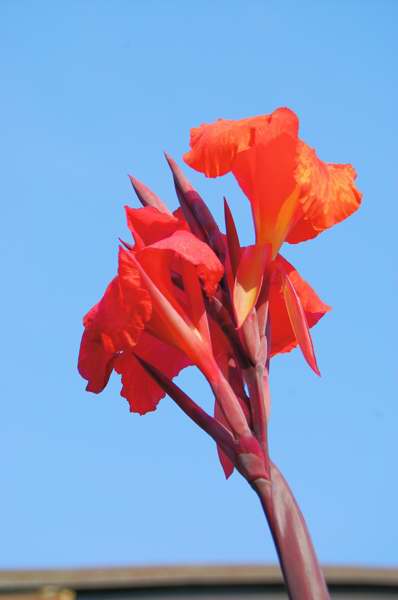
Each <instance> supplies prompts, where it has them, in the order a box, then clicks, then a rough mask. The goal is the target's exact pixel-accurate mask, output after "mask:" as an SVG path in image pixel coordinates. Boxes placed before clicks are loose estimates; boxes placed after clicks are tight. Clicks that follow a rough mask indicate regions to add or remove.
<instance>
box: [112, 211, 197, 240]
mask: <svg viewBox="0 0 398 600" xmlns="http://www.w3.org/2000/svg"><path fill="white" fill-rule="evenodd" d="M124 208H125V211H126V217H127V226H128V228H129V229H130V231H131V233H132V234H133V236H134V237H136V234H138V235H139V237H140V238H141V239H142V241H143V242H144V243H145V245H147V246H148V245H150V244H154V243H155V242H158V241H159V240H162V239H164V238H165V237H168V236H170V235H172V234H173V233H174V232H175V231H177V230H178V229H186V225H185V224H184V223H183V221H182V220H181V219H179V218H177V217H176V216H174V215H173V214H171V213H165V212H161V211H160V210H158V209H157V208H154V207H152V206H147V207H145V208H131V207H130V206H125V207H124Z"/></svg>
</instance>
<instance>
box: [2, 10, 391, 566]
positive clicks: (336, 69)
mask: <svg viewBox="0 0 398 600" xmlns="http://www.w3.org/2000/svg"><path fill="white" fill-rule="evenodd" d="M397 18H398V3H397V2H396V1H394V0H391V1H387V0H384V1H383V0H378V1H376V0H375V1H373V2H371V1H370V0H358V1H353V0H351V1H345V2H343V0H335V1H331V0H329V1H327V0H324V1H322V2H319V1H309V0H307V1H304V2H296V1H285V2H279V1H276V0H275V1H267V0H263V1H260V0H258V1H256V0H248V1H245V2H243V1H233V0H232V1H231V0H229V1H214V0H212V1H204V0H202V1H201V2H198V3H194V2H183V1H181V2H173V1H169V2H163V1H160V0H159V1H148V0H147V1H145V2H144V1H140V2H139V1H133V0H125V1H122V0H120V1H115V2H108V1H100V0H97V1H89V0H81V1H76V0H75V1H74V0H68V2H51V1H49V2H45V1H31V2H29V1H23V0H16V1H14V0H0V45H1V52H0V69H1V82H2V85H1V87H2V92H1V95H0V105H1V110H0V136H1V147H0V171H1V222H2V224H1V235H0V252H1V272H2V293H1V296H0V315H1V340H2V341H1V345H0V364H1V365H2V379H1V394H0V396H1V421H0V423H1V425H0V428H1V431H0V489H1V495H0V539H1V543H0V567H3V568H5V567H54V566H80V565H116V564H154V563H185V562H187V563H193V562H201V563H203V562H228V563H229V562H275V561H276V555H275V552H274V550H273V546H272V543H271V539H270V535H269V533H268V530H267V528H266V525H265V522H264V518H263V516H262V513H261V510H260V506H259V503H258V501H257V499H256V497H255V496H254V494H253V493H252V492H251V490H250V489H249V487H248V486H247V484H246V483H245V482H244V481H243V480H241V479H240V478H239V477H238V476H236V475H234V476H233V477H232V478H231V479H230V480H229V481H228V482H226V481H225V479H224V476H223V473H222V471H221V468H220V466H219V464H218V461H217V457H216V453H215V448H214V445H213V443H212V442H211V441H210V440H209V439H208V438H207V437H206V436H205V435H204V434H202V433H201V432H200V431H199V430H198V429H197V428H196V427H194V426H193V425H192V424H191V423H190V422H189V421H188V419H187V418H186V417H185V416H184V415H183V414H181V413H180V412H179V409H178V408H177V407H176V406H174V405H173V403H172V401H171V400H169V399H168V398H166V399H164V400H163V401H162V402H161V404H160V406H159V409H158V410H157V411H156V412H155V413H152V414H149V415H147V416H145V417H139V416H138V415H131V414H130V413H129V411H128V405H127V402H126V401H125V400H124V399H122V398H121V397H120V396H119V389H120V386H119V381H118V378H117V377H114V378H113V379H112V382H111V384H110V385H109V386H108V388H107V389H106V390H105V391H104V392H103V393H102V394H101V395H100V396H95V395H91V394H88V393H86V392H85V391H84V387H85V385H84V381H83V380H82V379H81V378H80V377H79V375H78V373H77V371H76V361H77V353H78V347H79V343H80V336H81V333H82V325H81V318H82V316H83V314H84V313H85V312H86V311H87V310H88V308H89V307H90V306H91V305H92V304H93V303H95V302H96V301H97V300H98V299H99V297H100V295H101V294H102V292H103V290H104V288H105V286H106V284H107V283H108V281H109V280H110V279H111V278H112V277H113V274H114V272H115V269H116V263H117V258H116V257H117V245H118V241H117V240H118V237H119V236H122V237H125V238H126V237H127V236H128V233H127V229H126V226H125V223H124V213H123V205H124V204H125V203H126V202H127V203H130V204H131V205H136V200H135V198H134V195H133V192H132V190H131V188H130V184H129V181H128V178H127V174H128V173H132V174H134V175H136V176H137V177H138V178H139V179H141V180H143V181H144V182H146V183H147V184H148V185H150V186H151V187H152V188H153V189H154V190H155V191H156V192H157V193H158V194H159V195H160V196H161V197H162V198H163V199H164V200H166V201H167V202H169V204H170V206H172V207H175V206H176V200H175V196H174V192H173V186H172V182H171V178H170V175H169V172H168V169H167V166H166V163H165V161H164V159H163V156H162V151H163V150H164V149H166V150H167V151H169V152H170V153H171V154H172V155H173V156H174V157H175V158H176V159H178V160H181V156H182V154H183V152H184V151H186V149H187V147H188V140H189V129H190V127H192V126H195V125H198V124H199V123H201V122H206V121H212V120H214V119H215V118H218V117H225V118H241V117H246V116H250V115H256V114H262V113H269V112H271V111H272V110H273V109H275V108H276V107H278V106H281V105H282V106H283V105H286V106H289V107H291V108H293V109H294V110H295V111H296V112H297V113H298V115H299V117H300V120H301V136H302V137H303V138H304V139H305V140H306V141H307V143H309V144H310V145H312V146H314V147H316V148H317V150H318V153H319V155H320V157H321V158H322V159H324V160H327V161H332V162H333V161H334V162H351V163H353V164H354V165H355V167H356V169H357V171H358V174H359V178H358V185H359V187H360V189H361V190H362V191H363V193H364V202H363V208H362V209H361V210H360V211H359V212H358V213H357V214H356V215H355V216H353V217H352V218H351V219H349V220H347V221H346V222H345V223H343V224H341V225H339V226H337V227H335V228H334V229H332V230H330V231H328V232H326V233H324V234H323V235H321V236H320V237H319V238H317V239H316V240H314V241H311V242H307V243H305V244H302V245H300V246H290V247H285V249H284V254H285V256H287V258H289V259H290V260H291V261H292V262H293V263H294V265H295V266H296V267H297V268H298V269H299V270H300V272H301V274H302V275H303V276H304V277H305V278H306V279H307V280H308V281H310V282H311V284H312V285H313V286H314V288H315V289H316V290H317V291H318V293H319V294H320V296H321V297H322V298H323V299H324V300H325V301H326V302H328V303H329V304H331V305H332V306H333V311H332V312H331V313H330V314H329V315H327V316H326V317H325V318H324V320H323V321H322V322H321V323H320V324H319V325H318V327H317V328H316V329H315V330H314V341H315V344H316V349H317V355H318V361H319V365H320V368H321V371H322V377H321V378H317V377H316V376H315V375H313V374H312V372H311V371H310V370H309V369H308V368H307V366H306V364H305V363H304V360H303V359H302V357H301V356H300V354H299V353H298V352H297V351H295V352H293V353H291V354H290V355H284V356H281V357H278V358H277V359H275V360H274V361H273V365H272V393H273V412H272V422H271V431H270V437H271V451H272V456H273V458H274V460H275V461H276V462H277V463H278V464H279V466H280V468H281V469H282V470H283V472H284V473H285V475H286V477H287V478H288V480H289V482H290V483H291V485H292V487H293V489H294V491H295V493H296V495H297V498H298V500H299V502H300V504H301V507H302V509H303V511H304V514H305V516H306V518H307V521H308V523H309V526H310V529H311V532H312V534H313V538H314V542H315V544H316V547H317V549H318V552H319V555H320V558H321V560H322V561H323V562H325V563H342V564H348V563H349V564H363V565H398V519H397V506H398V482H397V454H398V444H397V429H398V398H397V362H396V358H397V353H396V343H397V335H398V331H397V296H398V293H397V292H398V276H397V268H396V264H397V217H398V210H397V154H398V153H397V138H398V128H397V118H396V112H397V104H398V94H397V50H398V47H397V46H398V44H397V35H396V31H397ZM187 171H188V169H187ZM189 176H190V178H191V180H192V182H193V183H194V184H195V186H196V187H197V188H198V189H199V190H200V192H201V193H202V194H203V195H204V196H205V197H206V198H207V199H208V201H209V203H210V204H211V206H212V207H213V208H214V211H215V213H216V215H217V217H218V218H221V211H222V195H223V194H224V193H226V194H227V195H228V197H229V199H230V202H231V205H232V208H233V211H234V213H235V215H236V218H237V220H238V223H239V227H240V231H241V234H242V237H243V241H245V242H248V241H250V240H251V236H252V231H251V225H250V221H249V211H248V204H247V202H246V201H245V199H244V198H243V196H242V194H241V192H240V191H239V189H238V188H237V186H236V185H235V184H234V182H233V180H232V179H231V178H228V177H227V178H223V179H221V180H206V179H205V178H204V177H202V176H201V175H199V174H197V173H195V172H191V173H190V174H189ZM179 382H180V383H181V385H183V386H184V387H185V388H186V389H187V390H188V391H190V392H191V393H192V395H193V397H194V398H195V399H196V400H198V401H201V402H202V403H203V405H204V406H205V407H210V405H211V398H210V392H209V390H208V388H207V385H205V383H204V382H203V380H202V379H201V378H200V377H199V376H198V375H196V374H195V372H193V371H192V370H188V371H186V372H185V373H184V374H183V376H182V377H180V379H179Z"/></svg>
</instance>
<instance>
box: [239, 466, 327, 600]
mask: <svg viewBox="0 0 398 600" xmlns="http://www.w3.org/2000/svg"><path fill="white" fill-rule="evenodd" d="M251 485H252V487H253V488H254V490H255V491H256V492H257V494H258V496H259V498H260V501H261V504H262V507H263V509H264V513H265V516H266V518H267V521H268V525H269V527H270V530H271V533H272V537H273V539H274V543H275V546H276V550H277V553H278V557H279V562H280V565H281V568H282V572H283V576H284V579H285V583H286V586H287V591H288V595H289V598H290V600H330V596H329V592H328V589H327V586H326V582H325V578H324V575H323V573H322V569H321V567H320V564H319V562H318V559H317V556H316V553H315V550H314V546H313V544H312V541H311V537H310V534H309V531H308V528H307V525H306V523H305V520H304V517H303V515H302V513H301V511H300V508H299V507H298V504H297V502H296V500H295V498H294V496H293V494H292V492H291V490H290V488H289V486H288V484H287V482H286V480H285V479H284V477H283V476H282V474H281V472H280V471H279V469H278V468H277V467H276V466H275V465H274V464H273V463H271V478H270V480H266V479H257V480H255V481H252V482H251Z"/></svg>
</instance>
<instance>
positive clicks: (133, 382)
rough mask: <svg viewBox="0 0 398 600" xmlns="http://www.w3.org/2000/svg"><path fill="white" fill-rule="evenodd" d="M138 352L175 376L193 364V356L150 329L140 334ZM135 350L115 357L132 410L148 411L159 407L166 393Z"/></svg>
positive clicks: (170, 377) (123, 390)
mask: <svg viewBox="0 0 398 600" xmlns="http://www.w3.org/2000/svg"><path fill="white" fill-rule="evenodd" d="M134 354H137V355H138V356H140V357H141V358H143V359H144V360H147V361H151V364H153V365H154V366H155V367H156V368H157V369H159V371H161V372H162V373H163V374H164V375H166V377H168V378H169V379H172V378H173V377H175V376H176V375H178V373H179V372H180V371H181V370H182V369H184V368H185V367H187V366H189V365H190V364H191V363H190V361H189V359H188V358H187V357H186V356H185V355H184V354H183V353H182V352H180V351H179V350H178V349H177V348H174V347H173V346H170V345H169V344H166V343H164V342H162V341H160V340H159V339H157V338H155V337H154V336H152V335H150V334H149V333H147V332H144V333H143V334H142V336H141V337H140V340H139V342H138V344H137V346H136V347H135V348H134ZM134 354H133V353H130V352H128V353H127V352H124V353H123V354H122V355H120V356H118V357H117V358H116V360H115V364H114V368H115V371H117V372H118V373H120V375H121V376H122V385H123V387H122V390H121V392H120V394H121V396H123V398H126V400H127V401H128V403H129V405H130V410H131V412H136V413H139V414H140V415H144V414H145V413H147V412H150V411H153V410H155V409H156V406H157V405H158V403H159V400H161V398H163V397H164V396H165V395H166V394H165V392H164V391H163V389H162V388H161V387H160V386H159V385H158V384H157V383H156V381H155V380H154V379H153V378H152V377H151V376H150V375H149V374H148V372H147V371H146V370H145V369H144V368H143V367H142V366H141V364H140V363H139V362H138V360H137V359H136V358H135V356H134Z"/></svg>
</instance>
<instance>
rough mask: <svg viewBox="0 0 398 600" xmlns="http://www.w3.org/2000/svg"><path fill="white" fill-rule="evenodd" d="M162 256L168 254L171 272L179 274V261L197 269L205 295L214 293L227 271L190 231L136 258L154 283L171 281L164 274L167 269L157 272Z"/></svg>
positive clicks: (175, 234)
mask: <svg viewBox="0 0 398 600" xmlns="http://www.w3.org/2000/svg"><path fill="white" fill-rule="evenodd" d="M161 253H169V256H170V270H175V271H177V272H179V268H178V261H179V260H186V261H188V262H189V263H191V264H192V265H194V266H195V267H196V272H197V275H198V277H199V279H200V280H201V281H202V283H203V286H204V288H205V290H206V292H207V293H208V294H209V295H212V294H214V293H215V291H216V289H217V285H218V283H219V281H220V279H221V277H222V276H223V273H224V268H223V266H222V264H221V262H220V261H219V259H218V258H217V256H216V255H215V253H214V252H213V250H212V249H211V248H210V246H208V245H207V244H205V243H204V242H201V241H200V240H198V238H197V237H195V236H194V235H193V234H192V233H190V232H188V231H176V232H175V233H173V235H171V236H169V237H167V238H164V239H162V240H160V241H159V242H156V243H155V244H152V245H151V246H148V247H147V248H144V249H143V250H141V251H140V252H139V253H138V254H137V258H138V259H139V261H140V262H141V263H142V264H143V265H144V266H145V269H146V270H147V272H148V273H149V274H150V275H151V278H152V279H153V280H154V281H155V282H158V281H159V282H161V281H162V279H164V278H165V277H170V275H169V274H167V273H165V272H164V268H162V269H159V268H158V264H157V263H158V259H157V258H156V256H159V254H161ZM159 264H160V263H159Z"/></svg>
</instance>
